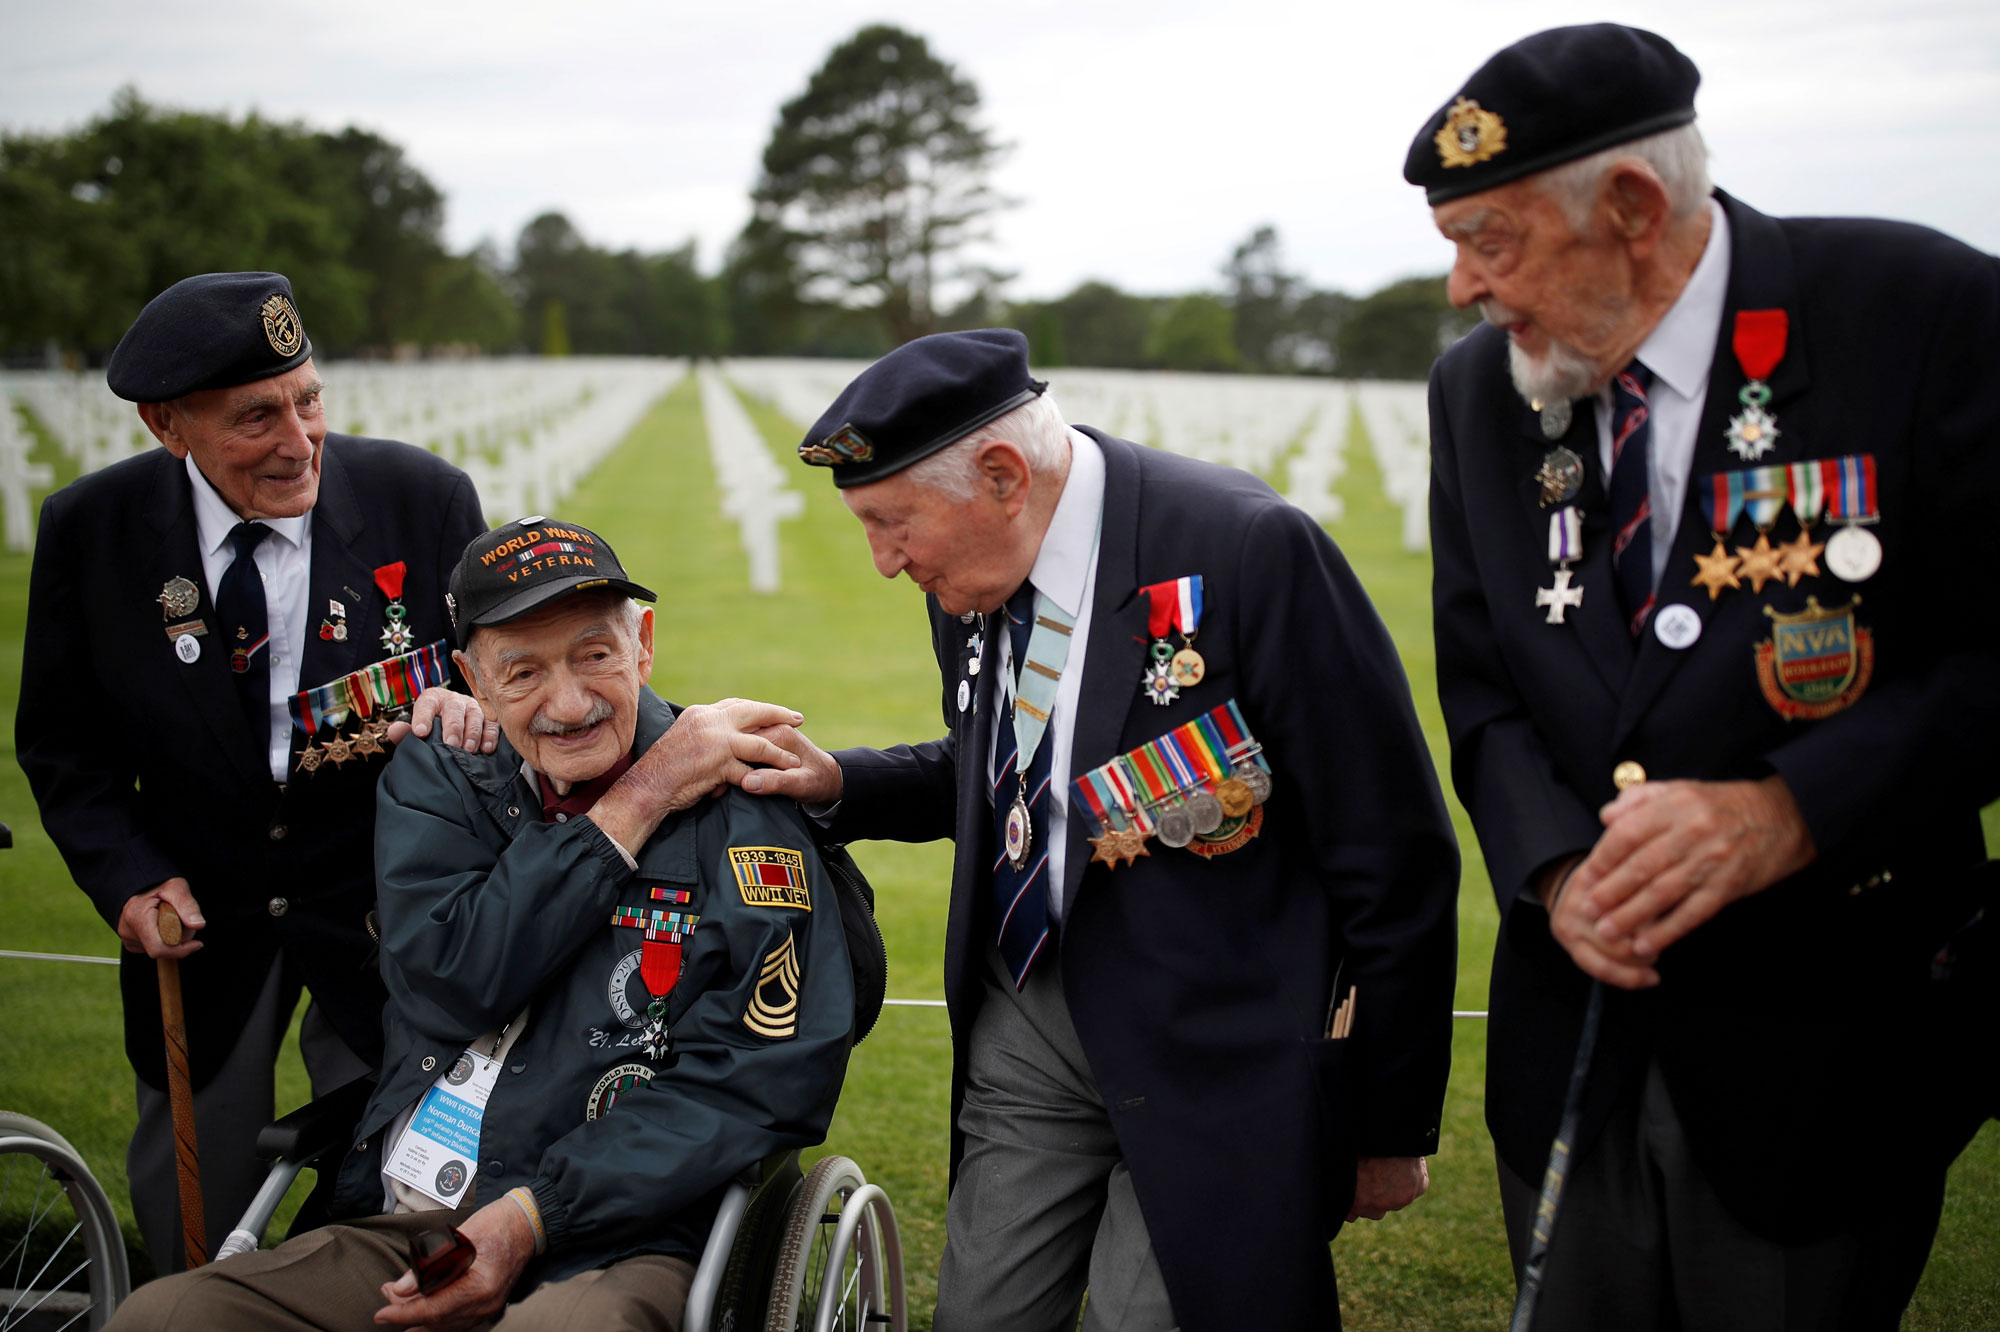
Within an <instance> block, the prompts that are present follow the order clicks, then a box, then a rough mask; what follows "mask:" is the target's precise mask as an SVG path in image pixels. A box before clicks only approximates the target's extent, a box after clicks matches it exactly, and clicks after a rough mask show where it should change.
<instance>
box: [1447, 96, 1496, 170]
mask: <svg viewBox="0 0 2000 1332" xmlns="http://www.w3.org/2000/svg"><path fill="white" fill-rule="evenodd" d="M1435 142H1436V144H1437V149H1438V160H1439V161H1440V162H1442V163H1444V165H1445V166H1447V167H1469V166H1477V165H1478V164H1479V163H1481V162H1485V161H1488V160H1490V159H1492V158H1495V157H1498V156H1499V155H1500V154H1501V153H1504V152H1506V151H1507V122H1506V121H1504V120H1502V119H1500V116H1499V113H1498V112H1494V111H1488V110H1486V109H1485V108H1483V107H1481V106H1480V105H1479V103H1477V102H1475V101H1473V100H1472V99H1471V98H1470V97H1461V98H1459V99H1458V100H1457V101H1455V102H1453V103H1452V104H1451V109H1450V110H1448V111H1446V112H1445V113H1444V125H1443V126H1442V127H1441V128H1440V129H1439V130H1438V132H1437V135H1436V137H1435Z"/></svg>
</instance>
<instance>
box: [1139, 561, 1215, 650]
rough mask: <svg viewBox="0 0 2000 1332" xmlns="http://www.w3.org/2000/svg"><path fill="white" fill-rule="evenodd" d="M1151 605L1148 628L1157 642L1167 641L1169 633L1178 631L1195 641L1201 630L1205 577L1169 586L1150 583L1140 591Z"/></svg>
mask: <svg viewBox="0 0 2000 1332" xmlns="http://www.w3.org/2000/svg"><path fill="white" fill-rule="evenodd" d="M1139 592H1140V594H1141V595H1142V596H1144V597H1145V598H1146V600H1147V601H1148V603H1150V604H1149V608H1148V611H1147V617H1146V628H1147V631H1148V632H1149V633H1151V634H1152V635H1153V637H1155V638H1165V637H1166V636H1167V631H1168V630H1169V629H1178V630H1180V631H1181V636H1182V637H1183V638H1193V637H1194V633H1195V630H1197V629H1199V628H1201V575H1200V574H1189V575H1187V576H1186V577H1185V578H1176V579H1174V580H1173V581H1172V582H1167V583H1149V584H1147V585H1146V586H1145V587H1142V588H1140V589H1139Z"/></svg>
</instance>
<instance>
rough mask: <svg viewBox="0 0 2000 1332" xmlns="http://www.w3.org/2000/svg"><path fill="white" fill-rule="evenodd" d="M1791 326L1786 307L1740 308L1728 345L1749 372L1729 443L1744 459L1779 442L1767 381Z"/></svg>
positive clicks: (1781, 357)
mask: <svg viewBox="0 0 2000 1332" xmlns="http://www.w3.org/2000/svg"><path fill="white" fill-rule="evenodd" d="M1790 329H1791V320H1790V317H1789V316H1787V315H1786V313H1785V312H1784V311H1783V310H1738V311H1737V312H1736V331H1735V332H1734V334H1732V335H1731V337H1730V340H1729V346H1730V349H1731V350H1732V351H1734V352H1735V353H1736V364H1737V365H1739V366H1741V367H1743V373H1744V374H1745V375H1746V376H1748V378H1749V381H1750V382H1749V383H1747V384H1745V385H1744V386H1743V387H1742V389H1741V390H1739V391H1738V393H1737V394H1736V400H1737V401H1738V402H1740V403H1742V404H1743V410H1742V411H1740V412H1738V413H1736V415H1734V416H1732V417H1730V418H1729V430H1728V432H1727V433H1728V437H1729V447H1730V450H1731V451H1732V452H1734V453H1735V454H1736V456H1737V457H1739V458H1741V459H1742V460H1743V461H1744V462H1756V461H1758V460H1759V459H1761V458H1762V457H1763V456H1764V455H1765V454H1766V453H1768V452H1770V450H1771V449H1772V448H1773V447H1774V446H1775V445H1776V444H1777V442H1778V419H1777V418H1776V417H1775V416H1772V415H1771V413H1770V411H1769V410H1768V409H1769V407H1770V405H1771V386H1770V385H1769V384H1767V383H1765V382H1764V381H1765V380H1767V379H1769V378H1770V377H1771V372H1772V371H1773V370H1775V369H1777V368H1778V362H1780V361H1782V360H1784V359H1785V338H1786V336H1787V334H1788V333H1789V332H1790Z"/></svg>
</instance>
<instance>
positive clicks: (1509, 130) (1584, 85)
mask: <svg viewBox="0 0 2000 1332" xmlns="http://www.w3.org/2000/svg"><path fill="white" fill-rule="evenodd" d="M1700 83H1701V71H1700V70H1698V69H1696V68H1695V67H1694V62H1693V61H1692V60H1689V59H1688V58H1687V57H1686V56H1684V55H1682V54H1681V53H1680V52H1679V51H1678V50H1676V49H1675V47H1674V44H1673V43H1672V42H1669V41H1668V40H1667V39H1666V38H1664V37H1661V36H1659V35H1658V34H1657V33H1651V32H1644V31H1641V30H1640V29H1638V28H1627V27H1623V26H1621V25H1619V24H1616V23H1592V24H1587V25H1584V26H1581V27H1574V28H1551V29H1549V31H1547V32H1538V33H1536V34H1535V35H1534V36H1532V37H1524V38H1522V39H1521V40H1520V41H1518V42H1515V43H1514V44H1513V45H1512V46H1510V47H1508V48H1507V49H1506V50H1504V51H1502V52H1500V53H1499V54H1498V55H1496V56H1494V57H1493V58H1492V59H1491V60H1488V61H1487V62H1486V63H1485V64H1483V65H1481V66H1480V67H1479V70H1478V72H1477V73H1475V74H1474V75H1473V76H1472V77H1471V78H1469V79H1467V80H1466V81H1465V86H1464V87H1463V88H1460V89H1459V90H1458V95H1457V96H1456V97H1454V98H1452V100H1451V101H1450V102H1448V103H1446V104H1445V105H1444V106H1443V107H1441V108H1440V109H1439V110H1438V111H1436V112H1435V113H1434V114H1432V116H1431V118H1430V119H1429V120H1428V121H1426V122H1425V124H1424V127H1423V129H1422V130H1421V131H1419V132H1418V134H1417V137H1416V139H1415V141H1414V142H1412V143H1411V144H1410V155H1409V156H1408V157H1407V158H1405V159H1404V161H1403V179H1404V180H1407V181H1409V182H1410V184H1412V185H1421V186H1423V187H1424V189H1425V191H1426V196H1425V197H1426V198H1427V199H1428V200H1429V202H1430V203H1431V205H1432V206H1433V207H1435V206H1436V205H1438V204H1441V203H1447V202H1449V201H1450V200H1453V199H1458V198H1462V197H1463V196H1465V195H1468V194H1477V193H1479V192H1480V191H1481V190H1490V189H1492V188H1493V187H1495V186H1496V185H1505V184H1507V183H1508V182H1509V181H1514V180H1519V179H1520V178H1521V177H1523V176H1530V175H1533V174H1534V173H1535V172H1537V171H1546V170H1547V169H1548V168H1550V167H1552V166H1560V165H1562V164H1563V163H1564V162H1573V161H1575V160H1576V159H1577V158H1579V157H1587V156H1589V155H1590V154H1591V153H1594V152H1598V151H1600V150H1601V149H1605V148H1610V147H1612V146H1613V145H1616V144H1621V143H1630V142H1631V141H1632V140H1634V139H1641V138H1644V137H1645V136H1647V135H1648V134H1658V133H1660V132H1661V131H1662V130H1670V129H1674V128H1677V127H1678V126H1681V125H1685V124H1687V123H1688V122H1689V121H1691V120H1693V119H1694V90H1695V88H1696V87H1697V86H1699V85H1700Z"/></svg>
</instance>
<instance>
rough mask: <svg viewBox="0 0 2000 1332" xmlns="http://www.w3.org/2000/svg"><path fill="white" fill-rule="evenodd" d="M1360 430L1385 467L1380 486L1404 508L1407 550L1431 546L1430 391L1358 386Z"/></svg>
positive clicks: (1387, 385)
mask: <svg viewBox="0 0 2000 1332" xmlns="http://www.w3.org/2000/svg"><path fill="white" fill-rule="evenodd" d="M1354 405H1355V407H1356V408H1358V409H1359V411H1360V413H1361V428H1362V429H1363V430H1365V431H1367V432H1368V442H1369V445H1370V447H1371V448H1373V449H1374V451H1375V463H1376V465H1377V466H1378V467H1380V468H1381V469H1382V488H1383V489H1384V490H1385V491H1387V492H1388V494H1389V499H1390V500H1391V501H1392V502H1393V503H1395V504H1396V505H1398V506H1399V507H1401V509H1402V510H1403V549H1404V550H1407V551H1409V552H1411V553H1412V554H1414V553H1416V552H1418V551H1422V550H1428V549H1429V548H1430V530H1431V529H1430V493H1431V446H1430V391H1429V390H1428V389H1427V388H1426V387H1425V386H1424V385H1422V384H1392V383H1362V384H1356V385H1355V386H1354Z"/></svg>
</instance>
